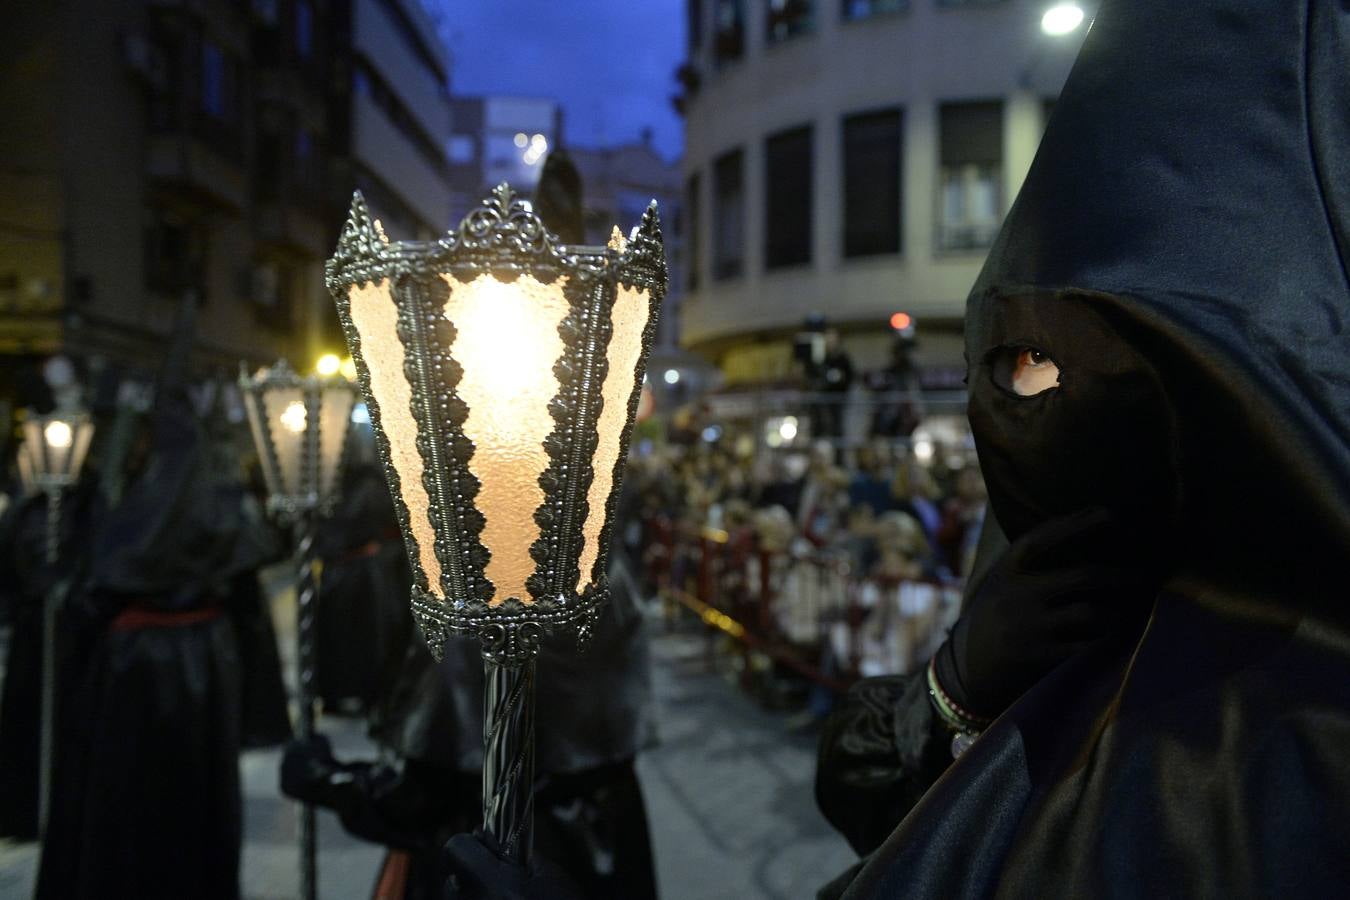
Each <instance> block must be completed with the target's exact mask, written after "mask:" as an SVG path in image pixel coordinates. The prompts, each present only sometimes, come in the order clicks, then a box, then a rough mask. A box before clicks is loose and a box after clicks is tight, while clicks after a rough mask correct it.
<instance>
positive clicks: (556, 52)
mask: <svg viewBox="0 0 1350 900" xmlns="http://www.w3.org/2000/svg"><path fill="white" fill-rule="evenodd" d="M431 5H434V6H438V7H439V11H440V19H441V33H442V36H443V38H444V39H445V40H446V41H447V42H448V43H449V45H450V51H451V54H452V62H451V70H450V89H451V91H452V92H453V93H456V94H468V95H478V94H516V95H522V96H531V97H552V98H555V99H557V100H559V101H560V102H561V103H562V107H563V128H564V135H565V139H566V140H567V142H568V143H570V144H572V145H574V146H580V147H593V146H599V145H608V144H616V143H626V142H629V141H636V140H638V139H639V137H640V135H641V133H642V129H643V128H645V127H651V129H652V130H653V132H654V139H655V144H656V147H657V149H658V150H659V151H660V152H661V154H662V155H663V156H665V157H667V158H674V157H675V156H677V155H679V153H680V151H681V148H682V146H683V126H682V122H681V120H680V117H679V115H678V114H677V113H676V112H675V110H674V108H673V107H671V105H670V97H671V95H672V94H674V93H676V92H677V90H678V84H677V83H676V81H675V69H676V68H677V67H678V66H679V65H680V64H681V63H682V62H683V61H684V50H685V34H684V32H685V16H684V6H685V0H437V2H436V3H434V4H431Z"/></svg>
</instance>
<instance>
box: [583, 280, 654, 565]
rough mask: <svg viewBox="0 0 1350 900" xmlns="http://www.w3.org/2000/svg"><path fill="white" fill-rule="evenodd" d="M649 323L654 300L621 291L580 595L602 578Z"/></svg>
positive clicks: (613, 319)
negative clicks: (601, 560)
mask: <svg viewBox="0 0 1350 900" xmlns="http://www.w3.org/2000/svg"><path fill="white" fill-rule="evenodd" d="M650 317H651V297H650V295H649V294H648V293H647V291H645V290H642V289H634V288H627V287H624V286H622V285H620V286H619V289H618V293H617V295H616V296H615V298H614V307H613V312H612V313H611V317H610V321H611V323H612V325H613V328H614V331H613V335H612V336H611V337H610V339H609V348H608V352H607V356H608V359H609V371H608V372H607V373H606V375H605V383H604V386H603V388H602V389H601V395H602V396H603V397H604V407H603V408H602V409H601V410H600V419H599V422H598V423H597V431H598V433H599V444H598V445H597V446H596V448H595V457H594V467H595V477H594V480H592V481H591V487H590V491H589V493H588V495H587V501H588V503H589V511H588V512H587V514H586V523H585V525H584V527H583V530H582V533H583V534H584V536H585V541H586V542H585V544H584V546H583V547H582V550H581V567H580V571H581V584H579V585H578V588H579V589H585V588H586V587H589V586H590V585H591V584H593V583H594V582H595V580H596V578H595V576H596V575H597V574H598V575H603V574H604V573H603V572H601V573H596V572H595V571H594V569H595V562H596V559H597V557H598V556H599V554H600V539H601V534H600V531H601V529H602V528H603V527H604V524H605V509H606V507H607V505H608V503H609V495H610V493H611V492H612V491H613V490H614V467H615V464H616V463H618V462H619V449H620V447H621V446H622V440H623V432H624V428H625V425H627V424H628V409H629V404H630V403H631V401H632V399H633V394H634V393H636V392H638V391H640V390H641V389H642V379H641V378H639V377H638V375H637V366H638V360H639V359H640V358H641V356H642V335H643V332H644V330H645V329H646V327H647V320H648V319H649V318H650ZM630 427H631V426H630Z"/></svg>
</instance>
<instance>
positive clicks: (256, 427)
mask: <svg viewBox="0 0 1350 900" xmlns="http://www.w3.org/2000/svg"><path fill="white" fill-rule="evenodd" d="M239 387H240V389H241V391H242V393H243V395H244V405H245V407H246V408H247V410H248V420H249V425H250V426H251V428H252V430H253V443H254V445H255V447H256V448H257V451H258V459H259V460H260V462H261V464H262V471H263V479H264V480H265V481H266V483H267V495H268V497H267V505H268V508H269V509H270V510H271V511H272V512H273V514H275V515H277V516H278V517H280V518H282V519H284V520H286V521H289V522H292V523H294V524H296V525H297V526H298V529H299V542H298V546H297V549H296V557H297V559H298V560H299V573H298V575H297V579H296V592H295V594H296V629H295V640H296V666H297V668H298V669H299V677H298V678H297V681H298V682H299V694H300V736H301V737H302V738H309V737H310V736H311V735H312V734H313V733H314V721H315V714H314V662H315V660H314V644H315V640H314V637H315V635H314V632H315V626H316V616H317V606H318V594H319V580H318V577H317V575H316V560H315V558H314V529H315V526H316V521H317V519H318V517H319V516H320V515H323V514H325V513H327V512H330V511H331V510H332V508H333V505H334V504H335V503H336V502H337V498H338V485H339V482H338V477H339V475H340V474H341V468H342V460H343V456H344V455H345V452H346V447H347V438H348V436H349V435H350V434H351V418H352V409H353V408H354V407H355V406H356V386H355V385H354V384H352V383H351V382H350V381H348V380H347V379H346V378H343V377H342V376H341V375H312V376H309V377H304V378H302V377H301V376H300V375H298V374H296V372H295V371H294V370H293V369H291V367H290V366H289V365H287V364H286V361H285V360H281V361H280V362H278V363H277V364H276V365H274V366H272V367H271V368H270V369H261V370H259V371H258V373H257V374H256V375H253V376H252V377H250V376H249V375H247V374H241V375H240V376H239ZM317 890H318V831H317V827H316V823H315V818H314V807H313V806H312V805H310V804H305V806H304V807H303V809H302V810H301V815H300V896H301V897H302V898H303V900H314V898H315V897H316V896H317Z"/></svg>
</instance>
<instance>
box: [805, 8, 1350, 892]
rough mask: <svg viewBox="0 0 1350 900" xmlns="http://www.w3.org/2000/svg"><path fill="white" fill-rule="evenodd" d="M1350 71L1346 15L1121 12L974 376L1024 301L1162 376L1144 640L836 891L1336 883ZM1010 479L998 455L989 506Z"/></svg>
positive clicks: (972, 337) (1345, 723)
mask: <svg viewBox="0 0 1350 900" xmlns="http://www.w3.org/2000/svg"><path fill="white" fill-rule="evenodd" d="M1347 59H1350V7H1347V5H1346V4H1345V3H1344V2H1336V0H1309V2H1300V3H1271V2H1267V0H1189V2H1186V3H1175V2H1170V0H1106V2H1105V3H1104V4H1103V6H1102V9H1101V11H1100V13H1099V15H1098V16H1097V18H1096V21H1095V23H1094V24H1093V26H1092V28H1091V30H1090V32H1089V34H1088V35H1087V37H1086V40H1085V43H1084V46H1083V49H1082V51H1081V54H1080V56H1079V60H1078V62H1077V64H1076V66H1075V68H1074V70H1073V73H1072V74H1071V75H1070V78H1069V80H1068V83H1067V85H1066V87H1065V89H1064V92H1063V94H1062V96H1061V98H1060V100H1059V102H1058V104H1057V106H1056V109H1055V112H1054V115H1053V117H1052V120H1051V122H1050V124H1049V127H1048V130H1047V132H1046V135H1045V138H1044V141H1043V143H1042V145H1041V148H1040V151H1039V153H1038V155H1037V157H1036V160H1035V162H1034V164H1033V166H1032V169H1031V172H1030V174H1029V176H1028V178H1027V181H1026V183H1025V185H1024V187H1023V189H1022V191H1021V193H1020V195H1019V197H1018V200H1017V202H1016V203H1015V205H1014V207H1013V210H1012V212H1011V213H1010V215H1009V218H1008V221H1007V222H1006V223H1005V225H1004V228H1003V231H1002V233H1001V235H1000V237H999V239H998V241H997V242H996V244H995V246H994V248H993V250H992V252H991V254H990V257H989V260H988V262H987V263H986V266H985V269H984V271H983V273H982V274H981V277H980V279H979V281H978V283H977V284H976V286H975V289H974V291H973V293H972V296H971V300H970V304H969V307H968V313H967V323H966V326H967V354H968V358H969V361H970V363H971V366H972V378H974V377H976V374H977V373H978V372H980V368H979V365H978V364H979V362H980V360H982V359H983V358H985V356H986V354H987V353H988V352H989V351H990V350H991V349H992V348H993V347H994V346H996V345H997V342H998V341H1000V340H1003V339H1005V338H1007V337H1009V336H1008V335H1001V334H998V328H997V325H996V323H997V322H998V321H999V316H1000V313H1001V307H1000V304H1008V303H1010V302H1013V301H1016V302H1018V303H1023V304H1025V303H1027V302H1031V303H1035V304H1046V305H1049V304H1056V303H1074V304H1084V305H1086V306H1087V307H1090V308H1091V309H1092V310H1093V311H1094V313H1095V314H1097V315H1100V316H1101V317H1102V318H1103V319H1104V320H1105V321H1108V322H1110V323H1112V325H1113V326H1114V327H1115V329H1116V330H1117V332H1118V334H1119V336H1120V338H1121V340H1123V341H1128V342H1129V343H1130V345H1131V346H1132V347H1133V348H1134V349H1136V350H1138V351H1140V352H1141V353H1143V354H1144V355H1146V356H1147V357H1148V358H1149V359H1150V360H1151V362H1152V364H1153V365H1154V366H1155V367H1156V370H1157V372H1158V374H1159V376H1160V379H1161V383H1162V384H1163V385H1164V386H1165V389H1166V395H1167V400H1168V403H1169V405H1170V410H1169V412H1170V420H1171V421H1169V422H1161V421H1160V422H1159V423H1158V425H1157V427H1158V429H1159V430H1160V431H1165V433H1166V434H1167V435H1168V438H1169V440H1170V442H1171V448H1172V451H1173V460H1174V464H1175V467H1176V472H1175V474H1176V475H1177V477H1178V483H1179V488H1180V493H1179V496H1178V504H1177V509H1176V516H1177V519H1176V523H1175V524H1176V526H1177V528H1176V531H1175V534H1176V537H1175V542H1176V544H1175V546H1173V547H1171V548H1169V551H1170V552H1171V554H1172V557H1173V558H1174V560H1175V568H1174V572H1173V575H1172V577H1171V578H1170V579H1169V580H1168V581H1167V583H1166V585H1165V587H1164V589H1163V590H1162V592H1161V593H1160V595H1159V596H1158V598H1157V600H1156V603H1155V605H1154V608H1153V613H1152V616H1151V618H1150V620H1149V621H1148V624H1147V627H1146V630H1145V631H1144V633H1143V635H1142V637H1139V638H1135V637H1134V636H1132V635H1131V636H1122V639H1121V640H1119V641H1117V642H1115V643H1114V644H1111V645H1107V646H1098V647H1097V648H1095V649H1094V650H1093V651H1092V652H1088V653H1082V654H1080V655H1079V656H1077V657H1075V658H1073V659H1071V660H1070V661H1069V662H1067V663H1065V664H1064V665H1062V666H1060V667H1059V668H1058V669H1056V670H1055V671H1054V672H1052V673H1051V674H1050V675H1049V676H1047V677H1046V678H1044V679H1043V680H1042V681H1041V682H1039V683H1038V684H1037V685H1036V686H1035V687H1033V688H1032V689H1031V690H1030V691H1029V692H1028V693H1027V694H1025V695H1024V696H1023V697H1022V698H1021V699H1020V700H1019V701H1018V702H1017V703H1015V704H1014V705H1013V706H1012V707H1011V708H1010V709H1009V710H1008V711H1007V712H1006V713H1005V714H1004V715H1003V716H1002V717H1001V718H1000V719H999V720H998V721H997V722H995V724H994V725H993V726H991V727H990V728H989V729H988V730H987V731H986V732H985V733H984V734H983V736H981V737H980V739H979V740H978V741H977V742H976V744H975V745H974V747H973V748H972V749H970V750H969V751H968V752H967V753H966V754H965V755H963V756H962V757H961V758H960V759H959V760H957V761H956V762H954V763H953V764H952V765H951V766H950V767H949V768H948V769H947V771H946V773H945V774H944V775H943V776H942V777H941V778H940V779H939V780H938V781H937V782H936V784H935V785H934V786H933V787H932V788H931V789H930V790H929V791H928V792H927V793H926V794H925V795H924V797H923V799H922V800H921V801H920V802H919V803H918V805H917V806H915V807H914V808H913V810H912V811H910V813H909V814H908V815H907V816H906V817H905V819H904V820H903V822H901V823H900V825H899V826H898V827H897V828H896V829H895V831H894V832H893V833H892V834H891V835H890V837H889V838H887V839H886V841H885V842H884V843H883V844H882V845H881V847H880V848H878V849H877V850H876V851H875V852H874V853H873V854H872V855H871V856H870V857H869V858H868V859H866V860H864V862H863V864H862V865H861V866H860V868H859V870H857V871H856V872H855V873H854V874H853V875H852V877H851V878H845V879H843V880H842V881H841V882H839V883H836V884H835V885H834V886H833V888H832V889H830V890H829V891H827V892H826V895H827V896H843V897H845V898H848V900H862V898H900V897H934V898H938V897H940V898H963V897H989V896H997V897H1064V896H1072V897H1140V898H1144V897H1180V896H1185V897H1294V896H1299V897H1303V896H1336V895H1339V894H1342V893H1344V891H1345V885H1346V884H1348V883H1350V604H1348V603H1347V601H1348V600H1350V588H1347V586H1346V580H1345V574H1344V571H1343V568H1344V563H1345V561H1346V560H1347V559H1350V278H1347V248H1348V247H1350V66H1347ZM1046 308H1047V310H1049V311H1048V312H1047V313H1046V315H1047V316H1050V317H1053V308H1052V307H1050V306H1047V307H1046ZM1069 375H1071V373H1070V372H1067V371H1066V372H1065V376H1064V377H1068V376H1069ZM1064 383H1067V382H1064ZM976 439H977V444H980V442H981V435H980V434H979V433H977V434H976ZM990 441H991V439H990V436H989V435H987V434H986V435H984V442H983V446H981V447H980V452H981V459H982V463H983V462H984V461H985V458H986V456H990V455H992V456H997V455H998V451H999V449H1000V448H999V447H997V446H996V445H993V446H991V443H990ZM1005 468H1006V467H1001V466H1000V465H997V464H995V465H987V466H985V469H986V477H987V478H988V479H990V483H991V502H992V503H993V511H994V513H995V514H996V515H999V517H1000V518H1002V517H1003V513H1001V512H1000V506H999V502H998V491H997V490H996V489H997V488H999V487H1005V488H1008V489H1009V490H1012V489H1015V488H1016V485H999V484H998V483H997V479H999V478H1000V477H1002V476H1001V472H1002V471H1004V469H1005ZM919 696H920V697H921V695H919Z"/></svg>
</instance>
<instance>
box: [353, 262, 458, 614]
mask: <svg viewBox="0 0 1350 900" xmlns="http://www.w3.org/2000/svg"><path fill="white" fill-rule="evenodd" d="M348 300H349V303H350V306H351V318H352V325H353V327H354V328H355V329H356V331H357V333H358V334H360V335H361V356H362V358H363V359H364V360H365V364H366V368H367V370H368V371H369V373H370V393H371V396H372V398H373V399H374V401H375V402H376V403H377V404H378V405H379V411H380V420H381V422H382V423H383V428H382V430H383V432H384V435H385V438H386V439H387V440H388V442H389V462H390V464H391V465H392V466H393V468H394V471H395V472H396V473H397V474H398V479H399V494H400V496H401V498H402V500H403V503H404V505H405V506H407V508H408V526H409V530H410V531H411V532H412V534H411V538H412V541H413V543H415V544H416V545H417V547H416V550H417V559H418V561H419V562H420V563H421V565H422V571H423V572H424V573H426V576H427V582H428V583H429V585H430V587H431V589H432V590H433V591H435V592H437V593H439V591H440V584H441V563H440V560H438V559H437V558H436V552H435V540H436V535H435V532H434V531H433V530H432V527H431V519H430V518H429V517H428V514H427V512H428V509H429V508H430V506H431V503H430V501H429V499H428V497H427V489H426V485H425V483H424V482H423V480H422V476H423V466H422V455H421V454H420V453H419V452H418V450H417V423H416V421H414V419H413V414H412V385H410V384H409V383H408V378H407V376H406V375H404V374H403V365H404V360H405V354H404V350H403V342H402V341H400V340H399V337H398V307H397V305H396V304H395V303H394V298H393V297H392V296H391V294H390V285H389V281H388V280H381V281H377V282H372V283H370V284H366V285H356V286H353V287H352V288H351V289H350V290H349V293H348Z"/></svg>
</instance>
